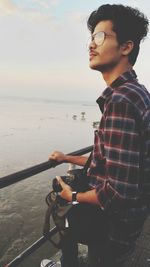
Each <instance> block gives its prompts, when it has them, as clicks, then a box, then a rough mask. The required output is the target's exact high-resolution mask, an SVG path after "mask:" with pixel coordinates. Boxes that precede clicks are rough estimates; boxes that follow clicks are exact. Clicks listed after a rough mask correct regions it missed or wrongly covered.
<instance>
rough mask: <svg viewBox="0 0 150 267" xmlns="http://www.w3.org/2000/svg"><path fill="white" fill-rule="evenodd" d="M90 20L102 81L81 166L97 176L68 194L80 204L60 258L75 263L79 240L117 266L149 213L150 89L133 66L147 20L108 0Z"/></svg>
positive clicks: (94, 63) (97, 262)
mask: <svg viewBox="0 0 150 267" xmlns="http://www.w3.org/2000/svg"><path fill="white" fill-rule="evenodd" d="M88 28H89V30H90V32H91V38H90V43H89V65H90V68H91V69H93V70H97V71H99V72H101V73H102V76H103V78H104V80H105V82H106V84H107V88H106V89H105V90H104V92H103V93H102V95H101V96H100V97H99V98H98V100H97V103H98V105H99V107H100V110H101V111H102V118H101V121H100V125H99V130H98V131H95V139H94V148H93V153H92V160H91V163H90V167H89V170H88V173H87V175H88V176H91V177H93V176H94V177H95V178H96V179H92V178H91V181H90V186H91V190H89V191H87V192H85V193H78V192H76V194H75V195H74V196H73V198H75V197H76V200H77V201H78V202H79V204H78V205H75V206H74V207H73V208H72V210H71V211H70V213H69V215H68V222H69V230H68V235H67V236H66V238H64V240H62V263H61V266H63V267H77V266H78V260H77V254H78V253H77V243H78V242H85V243H86V244H88V248H89V257H90V260H91V262H90V264H91V267H97V266H101V267H102V266H103V267H116V266H119V267H120V266H122V265H121V260H122V262H123V256H125V255H128V253H129V252H130V251H132V250H133V249H134V247H135V242H136V239H137V237H138V236H139V234H140V232H141V230H142V226H143V223H144V221H145V219H146V218H147V215H148V213H149V207H148V202H149V199H148V198H149V196H150V181H149V177H150V94H149V93H148V91H147V90H146V89H145V87H144V86H143V85H141V84H139V82H138V81H137V76H136V73H135V71H134V70H133V65H134V64H135V62H136V59H137V56H138V53H139V48H140V42H141V40H142V39H143V38H144V37H145V36H146V35H147V32H148V20H147V18H146V17H145V16H144V14H142V13H141V12H139V11H138V10H137V9H134V8H131V7H128V6H123V5H109V4H108V5H103V6H100V7H99V8H98V9H97V10H95V11H94V12H92V14H91V15H90V17H89V19H88ZM49 159H54V160H57V161H59V162H71V163H74V164H78V165H81V166H84V164H85V162H86V161H87V158H86V157H80V156H79V157H78V156H68V155H64V154H63V153H61V152H58V151H54V152H53V153H52V154H51V155H50V157H49ZM58 180H59V183H60V184H61V186H62V188H63V190H62V192H61V193H60V195H61V197H62V198H64V199H66V200H68V201H72V189H71V188H70V187H69V186H68V185H66V184H65V183H64V182H63V181H62V179H61V177H58ZM47 263H48V262H47ZM43 264H44V262H43ZM117 264H118V265H117ZM43 266H44V265H43ZM47 266H58V265H57V264H55V263H53V262H50V261H49V263H48V265H47Z"/></svg>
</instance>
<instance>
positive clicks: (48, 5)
mask: <svg viewBox="0 0 150 267" xmlns="http://www.w3.org/2000/svg"><path fill="white" fill-rule="evenodd" d="M106 3H110V4H111V3H122V4H126V5H130V6H133V7H135V6H136V7H138V8H139V9H140V10H141V11H143V12H144V13H145V14H146V15H147V17H148V18H149V19H150V1H149V0H125V1H106V0H101V1H100V0H99V1H98V0H74V1H73V0H72V1H71V0H0V96H18V97H20V96H23V97H43V98H51V99H65V100H70V99H71V100H79V99H85V100H91V101H93V100H95V98H97V97H98V96H99V94H100V93H101V92H102V91H103V90H104V88H105V83H104V82H103V80H102V77H101V75H100V74H99V73H98V72H95V71H92V70H90V69H89V67H88V52H87V48H86V43H87V39H88V36H89V33H88V30H87V26H86V21H87V18H88V16H89V14H90V13H91V12H92V11H93V10H95V9H96V8H98V7H99V6H100V5H102V4H106ZM149 47H150V39H149V36H148V37H147V38H146V39H145V41H144V43H142V44H141V51H140V56H139V60H138V61H137V63H136V65H135V70H136V71H137V74H138V76H139V79H140V81H141V82H142V83H144V84H145V85H146V86H147V88H148V90H149V91H150V75H149V56H150V52H149Z"/></svg>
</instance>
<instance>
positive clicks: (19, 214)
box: [0, 97, 101, 267]
mask: <svg viewBox="0 0 150 267" xmlns="http://www.w3.org/2000/svg"><path fill="white" fill-rule="evenodd" d="M100 116H101V114H100V111H99V108H98V106H97V105H96V104H95V103H92V102H91V103H90V102H82V101H81V102H74V101H70V102H65V101H51V100H50V99H36V98H34V99H31V98H30V99H28V98H15V97H13V98H11V97H9V98H1V99H0V140H1V145H0V177H3V176H5V175H8V174H11V173H14V172H17V171H20V170H23V169H25V168H28V167H31V166H34V165H37V164H39V163H42V162H45V161H47V160H48V156H49V155H50V153H51V152H52V151H53V150H59V151H62V152H64V153H69V152H73V151H76V150H78V149H81V148H84V147H87V146H90V145H92V144H93V137H94V136H93V132H94V129H93V122H94V121H98V120H99V119H100ZM67 168H68V164H63V165H61V166H59V167H57V168H55V169H50V170H48V171H45V172H43V173H40V174H38V175H35V176H33V177H31V178H28V179H26V180H24V181H21V182H18V183H16V184H14V185H11V186H8V187H7V188H4V189H1V190H0V266H3V265H4V264H6V263H8V262H9V261H11V260H12V259H13V258H14V257H16V256H17V255H18V254H19V253H21V252H22V251H23V250H24V249H26V248H27V247H28V246H29V245H31V244H32V243H33V242H35V241H36V240H37V239H38V238H40V237H41V236H42V226H43V221H44V213H45V210H46V204H45V196H46V194H47V193H48V192H49V191H50V189H51V181H52V178H53V177H54V176H55V175H61V174H64V173H65V172H66V170H67ZM54 252H55V250H54V248H53V246H52V245H50V243H49V242H47V243H46V244H45V245H43V246H42V247H41V248H40V249H38V250H37V251H36V252H35V253H33V255H32V256H30V257H28V258H27V259H26V260H25V261H24V262H23V263H21V264H20V265H19V266H21V267H25V266H28V267H33V266H40V260H41V259H43V258H48V257H50V256H52V255H53V253H54Z"/></svg>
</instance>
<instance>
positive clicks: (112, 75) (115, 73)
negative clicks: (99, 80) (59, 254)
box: [102, 63, 132, 86]
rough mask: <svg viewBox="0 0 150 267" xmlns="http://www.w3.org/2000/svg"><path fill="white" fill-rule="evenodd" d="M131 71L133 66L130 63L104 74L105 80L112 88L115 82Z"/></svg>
mask: <svg viewBox="0 0 150 267" xmlns="http://www.w3.org/2000/svg"><path fill="white" fill-rule="evenodd" d="M131 69H132V65H131V64H130V63H128V64H125V65H121V66H120V65H118V66H116V67H115V68H113V69H110V70H108V71H105V72H103V73H102V75H103V79H104V80H105V82H106V84H107V86H110V85H111V83H112V82H113V81H115V80H116V79H117V78H118V77H119V76H120V75H121V74H123V73H124V72H126V71H128V70H131Z"/></svg>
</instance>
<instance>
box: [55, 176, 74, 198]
mask: <svg viewBox="0 0 150 267" xmlns="http://www.w3.org/2000/svg"><path fill="white" fill-rule="evenodd" d="M56 178H57V180H58V182H59V183H60V185H61V187H62V191H61V192H60V193H59V196H60V197H62V198H63V199H65V200H67V201H69V202H71V201H72V188H71V187H70V186H69V185H68V184H66V183H64V181H63V180H62V179H61V177H60V176H56Z"/></svg>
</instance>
